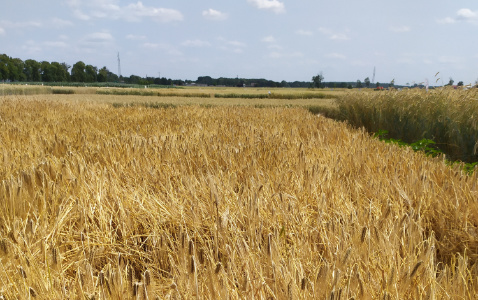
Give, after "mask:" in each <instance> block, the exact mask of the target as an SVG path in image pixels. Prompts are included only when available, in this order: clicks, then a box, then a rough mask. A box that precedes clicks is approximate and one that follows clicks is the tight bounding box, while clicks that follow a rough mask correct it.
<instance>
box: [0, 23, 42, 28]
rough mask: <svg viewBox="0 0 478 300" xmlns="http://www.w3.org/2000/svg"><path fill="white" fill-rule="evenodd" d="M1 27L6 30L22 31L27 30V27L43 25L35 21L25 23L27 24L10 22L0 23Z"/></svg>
mask: <svg viewBox="0 0 478 300" xmlns="http://www.w3.org/2000/svg"><path fill="white" fill-rule="evenodd" d="M0 23H1V24H3V27H6V28H13V29H22V28H29V27H36V28H39V27H42V26H43V23H41V22H36V21H27V22H11V21H1V22H0Z"/></svg>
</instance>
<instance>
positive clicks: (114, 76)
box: [106, 71, 120, 82]
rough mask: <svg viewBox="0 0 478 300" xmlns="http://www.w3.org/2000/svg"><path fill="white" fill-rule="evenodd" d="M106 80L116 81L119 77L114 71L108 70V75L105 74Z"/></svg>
mask: <svg viewBox="0 0 478 300" xmlns="http://www.w3.org/2000/svg"><path fill="white" fill-rule="evenodd" d="M106 81H107V82H118V81H120V78H119V77H118V75H116V74H115V73H113V72H110V71H108V76H107V79H106Z"/></svg>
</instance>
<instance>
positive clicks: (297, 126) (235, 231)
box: [0, 94, 478, 299]
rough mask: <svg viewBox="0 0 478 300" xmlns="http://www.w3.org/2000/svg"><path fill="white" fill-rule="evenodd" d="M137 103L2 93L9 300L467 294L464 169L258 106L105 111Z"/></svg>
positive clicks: (295, 112) (469, 244)
mask: <svg viewBox="0 0 478 300" xmlns="http://www.w3.org/2000/svg"><path fill="white" fill-rule="evenodd" d="M137 97H139V98H137ZM145 98H148V97H145V96H100V95H93V94H91V95H85V94H83V95H43V96H42V95H37V96H19V97H1V98H0V129H1V130H0V162H1V164H0V180H1V183H0V200H1V201H0V295H1V296H2V297H3V298H4V299H28V298H37V299H121V298H122V299H168V298H169V299H325V298H327V299H351V298H353V299H372V298H374V299H375V298H380V299H444V298H446V299H449V298H451V299H473V298H476V297H477V296H478V293H477V290H476V289H477V283H478V282H477V269H476V262H478V236H477V234H478V228H477V226H478V206H477V204H478V203H477V199H478V189H477V176H476V172H475V174H474V175H471V176H468V175H466V174H464V173H463V172H462V171H461V170H460V169H458V168H457V167H456V168H452V167H449V166H447V165H445V163H444V162H443V159H441V158H434V159H433V158H427V157H425V156H423V155H422V154H420V153H416V152H413V151H412V150H410V149H407V148H398V147H397V146H394V145H390V144H385V143H383V142H380V141H378V140H377V139H373V138H371V137H370V136H369V134H367V133H366V132H364V130H354V129H352V128H350V127H349V126H347V125H345V124H344V123H338V122H335V121H332V120H329V119H326V118H324V117H319V116H316V115H313V114H311V113H309V112H308V111H307V110H305V109H303V108H299V107H295V108H285V107H266V108H254V107H248V106H244V105H242V106H239V104H257V103H258V101H262V100H256V101H254V102H251V103H249V102H247V101H249V100H248V99H238V100H237V101H241V103H236V104H234V106H231V105H223V106H214V107H203V106H199V105H198V104H203V103H200V102H199V103H197V102H195V101H196V100H197V101H201V99H203V98H198V99H193V100H194V101H192V99H190V98H188V99H186V98H181V97H178V99H165V98H161V99H160V100H161V101H163V100H167V101H171V102H172V103H175V104H191V105H186V106H178V107H173V108H159V109H152V108H145V107H143V106H133V107H119V108H118V107H116V108H115V107H114V106H113V105H112V104H113V103H117V102H118V101H126V102H127V103H131V102H136V101H141V102H144V101H147V100H145ZM152 98H153V97H152ZM206 100H208V101H212V100H218V101H221V99H214V98H210V99H209V98H206ZM230 100H231V101H236V100H233V99H228V100H227V101H230ZM325 100H327V99H325ZM152 101H156V100H152ZM181 101H184V102H181ZM188 101H192V102H188ZM222 101H226V100H224V99H222ZM227 101H226V102H227ZM265 101H267V104H269V103H270V101H271V100H270V99H267V100H265ZM290 101H292V102H293V103H297V101H298V100H290ZM309 101H313V99H312V100H309ZM316 101H323V100H316ZM281 103H282V102H281ZM207 104H211V103H207ZM214 104H216V103H214ZM217 104H224V102H221V103H217ZM227 104H231V103H229V102H228V103H227ZM274 105H276V104H274ZM307 105H308V104H307ZM326 105H334V104H333V103H332V102H330V103H326Z"/></svg>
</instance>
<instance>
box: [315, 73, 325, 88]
mask: <svg viewBox="0 0 478 300" xmlns="http://www.w3.org/2000/svg"><path fill="white" fill-rule="evenodd" d="M323 81H324V75H323V74H322V72H320V73H319V74H317V75H316V76H313V77H312V87H316V88H321V87H322V82H323Z"/></svg>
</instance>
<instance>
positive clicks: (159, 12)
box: [123, 1, 183, 23]
mask: <svg viewBox="0 0 478 300" xmlns="http://www.w3.org/2000/svg"><path fill="white" fill-rule="evenodd" d="M123 16H124V18H125V19H127V20H134V21H136V20H139V19H141V18H142V17H150V18H151V19H153V20H154V21H157V22H164V23H166V22H173V21H182V20H183V15H182V14H181V12H179V11H178V10H175V9H168V8H155V7H146V6H144V5H143V3H142V2H141V1H138V3H136V4H130V5H128V6H127V7H126V8H124V9H123Z"/></svg>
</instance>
